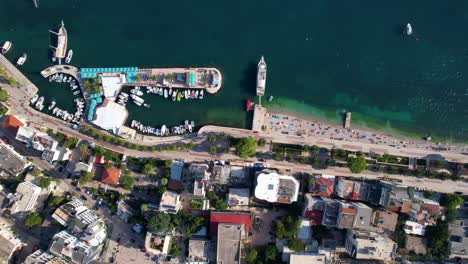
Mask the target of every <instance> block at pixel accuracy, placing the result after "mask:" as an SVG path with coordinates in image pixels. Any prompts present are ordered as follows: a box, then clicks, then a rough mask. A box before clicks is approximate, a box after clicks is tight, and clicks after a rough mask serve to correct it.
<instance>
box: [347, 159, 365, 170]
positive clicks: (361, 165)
mask: <svg viewBox="0 0 468 264" xmlns="http://www.w3.org/2000/svg"><path fill="white" fill-rule="evenodd" d="M348 166H349V169H350V170H351V172H352V173H361V172H363V171H364V170H365V169H366V168H367V163H366V159H365V158H364V157H362V156H361V157H357V158H351V159H350V161H349V164H348Z"/></svg>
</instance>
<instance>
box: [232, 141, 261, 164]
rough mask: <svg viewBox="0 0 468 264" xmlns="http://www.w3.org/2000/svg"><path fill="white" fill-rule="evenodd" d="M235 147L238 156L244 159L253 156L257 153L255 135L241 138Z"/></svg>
mask: <svg viewBox="0 0 468 264" xmlns="http://www.w3.org/2000/svg"><path fill="white" fill-rule="evenodd" d="M235 147H236V154H237V156H239V157H241V158H243V159H246V158H249V157H253V156H255V154H256V153H257V142H256V140H255V138H253V137H246V138H242V139H240V140H239V142H238V143H237V144H236V146H235Z"/></svg>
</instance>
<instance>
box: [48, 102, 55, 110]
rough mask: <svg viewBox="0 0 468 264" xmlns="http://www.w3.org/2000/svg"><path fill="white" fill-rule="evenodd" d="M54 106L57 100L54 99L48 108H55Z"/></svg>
mask: <svg viewBox="0 0 468 264" xmlns="http://www.w3.org/2000/svg"><path fill="white" fill-rule="evenodd" d="M54 106H55V101H52V103H50V105H49V107H48V108H47V109H49V111H50V110H52V109H54Z"/></svg>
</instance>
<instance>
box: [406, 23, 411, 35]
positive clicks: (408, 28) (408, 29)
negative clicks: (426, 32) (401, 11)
mask: <svg viewBox="0 0 468 264" xmlns="http://www.w3.org/2000/svg"><path fill="white" fill-rule="evenodd" d="M411 34H413V27H412V26H411V24H410V23H408V24H406V35H408V36H409V35H411Z"/></svg>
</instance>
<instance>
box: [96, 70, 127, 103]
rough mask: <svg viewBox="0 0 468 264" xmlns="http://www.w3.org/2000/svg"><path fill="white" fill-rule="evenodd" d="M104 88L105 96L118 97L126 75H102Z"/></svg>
mask: <svg viewBox="0 0 468 264" xmlns="http://www.w3.org/2000/svg"><path fill="white" fill-rule="evenodd" d="M101 81H102V90H103V92H104V97H106V98H107V97H116V96H117V93H118V92H119V90H120V88H121V87H122V85H123V84H124V83H125V75H123V78H122V77H121V76H120V75H119V76H104V75H101Z"/></svg>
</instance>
